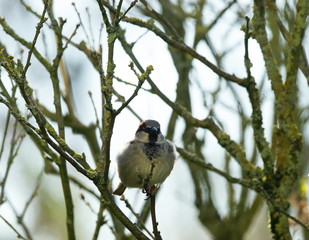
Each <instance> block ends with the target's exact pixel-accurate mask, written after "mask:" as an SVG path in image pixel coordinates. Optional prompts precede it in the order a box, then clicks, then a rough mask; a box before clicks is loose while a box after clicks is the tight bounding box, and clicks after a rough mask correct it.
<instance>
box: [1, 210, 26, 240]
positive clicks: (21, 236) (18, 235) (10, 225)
mask: <svg viewBox="0 0 309 240" xmlns="http://www.w3.org/2000/svg"><path fill="white" fill-rule="evenodd" d="M0 218H1V219H2V220H3V221H4V222H5V223H6V224H7V225H8V226H9V227H10V228H11V229H12V230H13V231H14V232H15V233H16V235H17V238H20V239H23V240H27V238H25V237H24V236H23V235H21V234H20V233H19V232H18V231H17V230H16V228H14V226H13V225H12V224H11V223H10V222H9V221H7V220H6V219H5V218H4V217H2V215H0Z"/></svg>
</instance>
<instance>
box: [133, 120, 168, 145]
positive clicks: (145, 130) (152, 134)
mask: <svg viewBox="0 0 309 240" xmlns="http://www.w3.org/2000/svg"><path fill="white" fill-rule="evenodd" d="M135 140H137V141H140V142H144V143H159V142H162V141H163V140H164V137H163V135H162V133H161V131H160V124H159V123H158V122H157V121H155V120H145V121H142V122H141V123H140V125H139V127H138V129H137V131H136V133H135Z"/></svg>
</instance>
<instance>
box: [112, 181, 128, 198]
mask: <svg viewBox="0 0 309 240" xmlns="http://www.w3.org/2000/svg"><path fill="white" fill-rule="evenodd" d="M126 188H127V187H126V186H125V185H123V184H122V183H119V185H118V187H117V188H116V190H115V191H114V192H113V194H114V195H118V196H121V195H122V194H123V192H124V191H125V190H126Z"/></svg>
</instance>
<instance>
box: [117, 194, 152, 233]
mask: <svg viewBox="0 0 309 240" xmlns="http://www.w3.org/2000/svg"><path fill="white" fill-rule="evenodd" d="M120 200H121V201H124V203H125V204H126V207H127V208H128V209H129V210H130V211H131V213H132V214H133V215H134V216H135V217H136V219H137V224H138V225H139V226H140V227H141V228H142V229H144V230H145V231H146V232H147V233H148V234H149V236H150V237H151V238H154V236H153V234H152V233H151V232H150V231H149V230H148V229H147V228H146V226H145V224H144V222H143V221H142V220H141V218H140V215H139V214H138V213H136V212H135V211H134V209H133V207H132V206H131V204H130V202H129V201H128V199H126V198H125V197H124V195H122V196H121V198H120Z"/></svg>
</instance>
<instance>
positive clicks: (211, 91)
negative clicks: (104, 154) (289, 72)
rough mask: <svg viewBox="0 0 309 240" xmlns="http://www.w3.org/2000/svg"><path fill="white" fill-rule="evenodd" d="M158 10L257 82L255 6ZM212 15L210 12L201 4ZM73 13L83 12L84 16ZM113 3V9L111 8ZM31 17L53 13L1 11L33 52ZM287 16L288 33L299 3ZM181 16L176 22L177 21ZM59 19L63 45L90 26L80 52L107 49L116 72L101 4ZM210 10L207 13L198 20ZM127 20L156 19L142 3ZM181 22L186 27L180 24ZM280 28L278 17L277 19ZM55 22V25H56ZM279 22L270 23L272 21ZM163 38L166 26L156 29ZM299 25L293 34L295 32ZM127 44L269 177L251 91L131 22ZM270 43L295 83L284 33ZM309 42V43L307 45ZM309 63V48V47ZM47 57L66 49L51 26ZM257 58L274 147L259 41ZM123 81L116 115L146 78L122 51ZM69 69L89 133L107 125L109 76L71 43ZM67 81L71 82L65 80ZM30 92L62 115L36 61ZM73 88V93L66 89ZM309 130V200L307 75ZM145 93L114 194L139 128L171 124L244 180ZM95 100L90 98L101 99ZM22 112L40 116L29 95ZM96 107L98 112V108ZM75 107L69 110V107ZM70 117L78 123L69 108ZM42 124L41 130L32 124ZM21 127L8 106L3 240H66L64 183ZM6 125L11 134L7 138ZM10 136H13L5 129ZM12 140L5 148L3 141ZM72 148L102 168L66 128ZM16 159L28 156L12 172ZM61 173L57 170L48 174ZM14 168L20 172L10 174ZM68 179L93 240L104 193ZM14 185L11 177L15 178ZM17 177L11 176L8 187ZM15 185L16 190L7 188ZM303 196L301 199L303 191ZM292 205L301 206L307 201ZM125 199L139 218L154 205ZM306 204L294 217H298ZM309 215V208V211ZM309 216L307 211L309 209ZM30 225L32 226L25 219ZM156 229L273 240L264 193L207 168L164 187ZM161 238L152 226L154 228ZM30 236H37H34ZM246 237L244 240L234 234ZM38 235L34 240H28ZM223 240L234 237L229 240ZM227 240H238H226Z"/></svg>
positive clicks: (180, 141) (0, 136)
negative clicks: (31, 109) (100, 123)
mask: <svg viewBox="0 0 309 240" xmlns="http://www.w3.org/2000/svg"><path fill="white" fill-rule="evenodd" d="M148 2H149V4H150V5H151V7H152V8H154V9H155V10H156V11H158V12H163V13H164V14H166V17H167V18H168V16H170V17H172V16H173V17H174V18H172V19H169V20H170V21H171V22H172V24H174V26H175V28H176V30H177V31H178V32H179V34H180V35H181V37H183V39H184V41H185V42H186V43H187V44H188V45H189V46H191V47H193V48H194V49H196V51H197V52H198V53H200V54H201V55H203V56H205V57H206V58H207V59H208V60H210V61H211V62H213V63H214V64H215V65H217V66H218V67H220V68H222V69H224V71H225V72H227V73H230V74H235V75H236V76H238V77H241V78H242V77H245V76H246V69H245V66H244V31H243V29H244V25H245V23H246V21H245V16H248V17H249V18H252V15H253V13H252V1H246V0H242V1H224V0H220V1H215V0H213V1H205V2H204V1H166V2H164V1H152V2H150V1H148ZM202 2H203V8H201V9H200V8H199V7H200V6H201V5H202ZM73 3H74V5H73ZM111 4H112V1H111ZM130 4H131V1H124V3H123V6H122V9H123V10H125V9H127V8H128V7H129V6H130ZM26 6H31V9H32V10H33V11H35V12H37V13H40V14H41V12H42V10H43V4H42V2H38V1H33V0H27V1H25V2H23V1H18V0H0V16H1V18H2V17H3V18H5V21H6V22H7V24H8V25H9V26H10V27H11V28H12V29H14V31H15V33H16V34H18V35H19V36H20V37H22V38H24V39H26V40H27V41H29V42H30V41H32V39H33V37H34V34H35V31H36V25H37V23H38V22H39V19H38V18H37V17H36V16H35V14H33V13H31V11H29V9H28V10H27V9H26ZM277 7H278V12H279V14H280V17H281V19H282V21H283V22H284V24H285V26H286V27H287V28H289V26H290V25H291V24H292V23H291V22H292V21H293V14H294V13H295V2H294V1H278V2H277ZM169 9H170V11H171V12H170V13H169V12H168V10H169ZM53 10H54V14H55V17H56V19H57V18H58V17H61V18H63V19H65V20H66V22H65V24H64V27H63V35H64V36H66V37H70V36H71V34H72V33H73V32H74V29H75V27H76V25H77V24H81V26H80V27H79V28H78V30H77V31H76V34H75V35H74V37H73V38H72V41H73V42H74V43H77V44H79V43H80V42H82V41H84V42H85V43H86V44H87V47H88V48H89V49H91V50H93V51H98V50H99V46H100V45H101V46H102V53H103V64H104V66H103V67H104V69H106V64H107V36H106V29H105V26H103V25H102V16H101V12H100V11H99V8H98V5H97V3H96V1H69V0H66V1H60V0H54V1H53ZM199 11H200V12H199ZM127 16H132V17H137V18H140V19H143V20H148V19H150V18H151V16H150V15H149V12H147V11H145V9H144V8H143V5H142V4H141V3H137V4H136V6H135V7H133V8H132V9H131V10H130V11H129V13H128V14H127ZM177 17H179V19H178V18H177ZM268 17H269V18H271V16H270V15H268ZM48 22H49V21H47V23H48ZM270 22H271V20H270ZM156 24H157V25H158V26H159V27H160V29H162V30H163V31H164V30H165V29H164V26H161V25H160V24H159V23H156ZM289 24H290V25H289ZM120 26H121V28H122V29H124V30H125V37H126V40H127V42H129V43H131V44H132V45H133V46H134V47H133V50H134V54H135V56H136V57H137V58H138V60H139V62H140V63H141V64H142V66H143V67H144V68H146V67H147V66H148V65H152V66H153V67H154V71H153V72H152V73H151V79H152V80H153V81H154V83H155V84H156V86H157V87H158V88H159V89H160V90H161V91H162V92H163V93H164V94H165V95H166V96H167V97H168V98H169V99H170V100H172V101H176V100H177V101H178V102H180V103H182V104H183V105H184V106H186V107H187V109H188V110H189V111H191V112H192V115H193V116H194V117H196V118H199V119H203V118H205V117H207V116H212V117H213V118H214V119H215V120H216V121H217V122H218V123H219V125H220V126H221V127H222V128H223V129H224V131H225V132H226V133H228V134H229V135H230V136H231V139H233V140H234V141H236V142H237V143H240V144H241V145H242V146H243V147H244V149H245V150H246V156H247V158H248V159H250V160H251V161H252V162H254V163H255V164H256V165H258V166H261V167H262V166H263V163H262V161H261V159H260V156H259V155H258V154H257V152H256V148H255V144H254V141H253V131H252V128H251V127H250V114H251V105H250V102H249V100H248V96H247V93H246V91H245V89H244V88H242V87H239V86H238V85H236V84H232V83H231V82H228V81H226V80H224V79H222V78H221V77H219V76H218V75H217V74H215V73H214V72H213V71H211V70H210V69H209V68H207V67H205V66H204V65H203V64H201V63H200V62H199V61H197V60H196V59H195V60H193V59H192V58H191V57H188V56H187V55H185V54H181V53H175V50H174V49H172V48H170V47H168V46H167V44H166V43H165V42H164V41H162V40H161V39H160V38H159V37H158V36H156V35H155V34H154V33H152V32H151V31H147V30H145V29H144V28H140V27H137V26H134V25H132V24H129V23H126V22H123V23H121V24H120ZM268 31H269V37H270V39H271V41H272V42H271V43H272V44H274V46H276V45H277V47H276V49H278V52H275V54H276V57H277V61H278V63H279V64H280V66H281V67H282V68H281V69H280V70H281V73H282V75H283V76H285V68H284V52H285V51H286V49H285V47H286V46H285V43H284V40H283V39H282V36H281V35H280V33H279V30H278V29H277V28H276V26H272V25H271V24H270V25H269V26H268ZM0 42H1V44H3V45H4V46H5V47H6V49H7V52H8V53H9V54H10V55H12V56H14V57H15V58H20V59H21V60H22V62H25V60H26V58H27V52H28V49H26V48H25V47H24V46H22V45H21V44H20V43H18V42H17V41H15V40H13V39H12V37H10V36H8V34H6V33H5V32H4V31H3V28H1V29H0ZM304 42H305V43H306V42H308V32H306V36H305V38H304ZM304 46H305V53H306V54H307V55H308V53H309V52H308V51H309V46H308V44H304ZM36 47H37V49H39V51H40V52H41V54H42V55H43V56H44V57H45V58H46V59H48V60H50V61H52V59H53V58H54V56H55V54H56V39H55V35H54V33H53V31H52V30H51V29H50V28H49V27H48V26H47V24H45V25H44V27H43V29H42V33H41V35H40V36H39V39H38V42H37V44H36ZM249 54H250V59H251V62H252V64H253V65H252V69H251V71H252V75H253V76H254V78H255V80H256V82H257V86H258V88H259V89H260V92H261V106H262V114H263V126H264V128H265V135H266V138H267V140H268V141H269V142H271V137H272V125H273V122H274V118H273V116H274V113H273V109H274V107H273V106H274V95H273V92H272V90H271V87H270V83H269V81H268V79H267V76H266V73H265V68H264V62H263V57H262V54H261V52H260V49H259V46H258V44H257V43H256V41H255V40H252V39H250V40H249ZM114 59H115V64H116V69H115V76H116V77H117V79H115V80H114V85H113V88H114V90H115V91H116V92H117V93H118V95H116V94H115V97H114V102H113V104H114V107H115V108H117V107H119V106H120V105H121V101H120V99H121V98H120V97H119V96H123V97H124V98H125V99H127V98H128V97H129V96H131V94H132V93H133V91H134V89H135V85H136V84H137V81H138V80H137V78H136V76H135V75H134V73H133V72H132V70H131V69H130V67H129V66H128V65H129V64H130V61H131V60H130V58H129V57H128V55H127V54H126V53H125V51H124V50H123V48H122V47H121V44H120V42H119V41H116V44H115V56H114ZM63 60H64V65H65V66H66V68H67V74H68V75H69V77H70V80H71V91H72V99H73V101H72V102H73V105H74V110H75V114H76V117H77V118H78V119H79V120H80V122H82V123H83V124H84V125H86V126H87V125H89V124H95V122H96V113H95V109H96V111H97V113H98V115H99V119H100V116H101V114H102V112H101V109H102V101H101V83H100V77H99V74H98V72H97V71H96V70H95V69H94V67H93V65H92V64H91V62H90V61H89V59H88V58H87V56H86V55H85V54H84V53H83V52H81V51H80V50H78V49H77V48H76V47H75V46H73V45H72V44H69V45H68V48H67V49H66V50H65V53H64V57H63ZM0 74H1V82H2V83H3V84H4V85H5V86H6V88H8V89H11V87H12V82H11V80H10V78H9V77H8V76H7V73H6V72H5V71H3V69H1V72H0ZM59 74H60V75H61V76H63V75H62V73H60V71H59ZM27 80H28V82H29V85H30V86H31V87H32V88H33V89H34V93H33V94H34V96H35V98H37V99H38V101H39V103H40V105H42V106H44V107H45V108H46V109H48V110H49V111H54V105H53V92H52V90H51V89H52V83H51V81H50V79H49V74H48V73H47V72H46V69H45V68H44V67H43V66H42V64H41V63H40V62H39V61H38V60H37V59H36V58H35V57H32V61H31V66H30V68H29V71H28V72H27ZM61 87H62V89H65V86H64V83H63V82H61ZM298 88H299V96H298V100H299V104H298V105H299V109H300V118H299V119H300V121H301V122H300V125H301V129H302V132H303V134H304V151H303V160H304V163H303V171H302V184H301V187H302V189H303V194H304V197H305V199H306V198H307V197H308V191H307V189H306V187H307V186H308V164H307V159H308V141H309V136H308V116H309V111H308V110H309V108H308V107H309V89H308V83H307V82H306V77H305V76H304V75H303V74H302V73H301V72H300V73H299V75H298ZM150 89H151V87H150V85H149V84H148V83H147V82H146V83H145V84H144V85H143V88H142V89H141V90H140V91H139V93H138V96H137V97H136V98H135V99H134V100H133V101H132V102H131V103H130V105H129V107H130V109H125V110H124V111H123V112H122V113H121V114H120V115H119V116H118V117H117V119H116V123H115V127H114V131H113V136H112V144H111V156H112V159H111V160H112V165H111V169H110V177H111V179H112V187H113V189H114V188H115V186H116V185H117V184H118V182H119V179H118V176H117V174H116V167H115V166H116V165H115V159H116V156H117V153H118V152H119V151H120V150H121V149H122V148H123V146H124V145H125V144H126V143H127V142H129V141H130V140H132V138H133V137H134V134H135V131H136V129H137V127H138V125H139V122H140V119H156V120H157V121H159V122H160V124H161V128H162V132H163V133H164V134H165V136H167V138H169V139H170V140H172V141H173V142H174V143H175V145H176V146H178V147H184V148H187V149H193V150H194V151H195V152H198V153H199V154H200V155H201V156H203V158H204V159H205V161H206V162H209V163H212V164H213V165H214V166H215V167H217V168H219V169H222V170H224V171H226V172H228V173H229V174H230V175H232V176H234V177H240V176H241V175H242V170H241V168H240V166H239V165H238V164H237V163H236V161H235V160H234V159H233V158H231V157H230V156H229V155H228V154H227V153H226V152H225V150H224V149H223V148H222V147H220V145H219V144H218V142H217V139H216V138H215V137H214V136H213V135H212V134H211V133H210V132H209V131H207V130H205V129H194V128H193V127H190V126H187V125H186V124H185V122H184V121H183V119H181V118H178V117H177V116H176V115H175V113H173V111H172V109H171V108H170V107H169V106H168V105H166V104H165V103H164V102H163V101H162V100H161V99H160V98H159V97H158V96H157V95H156V94H153V93H152V92H151V91H150ZM90 95H91V97H90ZM16 97H17V101H18V106H19V107H20V109H21V112H22V114H23V115H24V116H27V114H29V113H28V112H27V110H26V107H25V103H24V102H23V100H22V98H21V96H20V94H19V93H18V91H17V94H16ZM92 99H93V103H92ZM64 106H65V105H64ZM64 112H68V109H67V108H64ZM30 121H31V122H32V123H33V124H34V123H35V121H34V120H33V119H30ZM15 125H16V122H15V121H14V119H13V118H12V117H11V118H9V119H8V110H7V108H6V107H5V106H4V105H3V104H0V141H1V146H2V152H1V155H0V156H1V159H0V179H1V182H2V185H1V205H0V215H1V219H0V229H1V231H0V239H8V240H9V239H17V235H16V233H15V232H14V230H13V229H12V227H10V226H9V223H10V224H11V225H12V226H14V228H15V229H16V230H17V231H18V232H19V233H21V235H23V236H28V237H27V239H28V238H29V236H31V238H32V239H43V238H44V239H46V240H54V239H66V237H67V235H66V228H65V205H64V203H63V202H64V199H63V192H62V186H61V181H60V178H59V176H58V175H57V174H54V173H53V172H52V171H48V168H49V167H48V164H46V161H44V159H43V158H42V154H41V152H40V151H39V150H38V149H37V147H36V146H35V144H34V143H33V142H32V141H31V139H30V138H29V137H28V136H26V135H25V133H24V131H23V129H22V128H21V127H20V126H18V125H17V127H14V126H15ZM6 126H9V127H8V128H7V127H6ZM6 128H7V129H8V130H7V131H5V129H6ZM4 140H5V141H4ZM66 142H67V143H68V145H69V146H70V147H71V148H72V149H74V150H75V151H76V152H78V153H85V155H86V156H87V160H88V163H89V164H90V165H91V166H92V167H95V162H94V160H93V159H92V154H91V150H90V147H89V145H88V144H87V143H86V141H85V139H84V138H83V136H81V135H80V134H76V133H75V132H74V131H72V128H69V127H68V128H66ZM12 151H13V152H14V151H15V152H16V153H17V155H16V156H14V159H12V161H13V162H12V164H8V163H9V161H10V156H11V153H12ZM49 164H51V163H49ZM8 166H9V168H10V169H9V171H8V170H7V169H8ZM68 171H69V174H70V175H71V176H72V177H74V178H75V179H77V182H79V183H82V184H83V186H86V187H87V190H86V189H84V188H81V187H80V186H79V185H78V184H75V183H73V182H72V183H71V187H72V194H73V200H74V211H75V221H76V222H75V226H76V237H77V239H92V237H93V232H94V229H95V225H96V220H97V212H98V209H99V201H98V198H97V197H98V196H99V192H98V191H97V189H96V187H95V186H94V185H93V184H91V182H89V180H88V179H87V178H85V177H84V176H82V175H81V174H79V173H78V172H76V170H75V169H74V168H73V167H71V166H70V165H68ZM6 174H7V176H6ZM5 176H6V177H5ZM3 179H6V180H5V186H4V185H3ZM296 192H297V191H296ZM296 195H297V193H295V196H294V197H295V198H293V195H291V202H292V204H293V200H295V199H297V197H296ZM125 198H126V199H128V201H129V202H130V203H131V205H132V207H133V209H134V210H135V211H136V212H141V211H142V208H143V207H144V204H145V196H144V195H143V194H142V193H141V191H140V190H136V189H130V190H128V191H126V194H125ZM116 201H117V204H118V206H119V207H121V209H122V210H123V211H124V212H125V213H126V214H127V215H128V216H129V218H130V219H131V220H132V221H136V220H134V219H135V217H134V216H133V214H132V213H131V211H130V210H129V209H128V208H127V207H126V205H125V203H124V201H121V200H120V199H118V198H117V199H116ZM294 203H295V208H294V209H295V212H293V213H294V214H295V215H297V214H298V212H297V209H298V208H297V207H298V205H299V204H300V203H299V202H298V201H296V200H295V201H294ZM305 207H306V208H308V206H305ZM306 211H307V212H306V213H307V214H308V210H306ZM21 216H22V218H21ZM104 216H105V220H106V223H105V224H104V225H103V227H102V229H101V231H100V235H99V238H98V239H116V238H115V236H114V234H113V226H112V223H111V219H110V216H109V214H108V213H106V214H104ZM157 220H158V222H159V229H160V232H161V234H162V237H163V239H177V240H185V239H209V240H210V239H224V238H223V236H220V232H224V231H225V233H224V234H227V236H230V238H229V239H263V240H267V239H270V231H269V229H268V217H267V208H266V206H265V204H264V202H263V200H262V199H260V198H259V197H258V196H257V195H256V194H255V193H254V192H253V191H251V190H247V189H244V188H243V187H241V186H240V185H237V184H231V183H228V182H227V181H226V180H225V179H224V178H223V177H221V176H219V175H217V174H216V173H212V172H209V171H206V170H205V169H204V170H199V169H196V166H194V165H192V164H190V163H189V162H187V161H186V160H184V159H182V158H181V157H180V156H178V158H177V162H176V164H175V168H174V170H173V172H172V173H171V175H170V177H169V178H168V179H167V180H166V181H165V182H164V184H163V185H162V186H161V188H160V192H159V195H158V199H157ZM146 226H147V228H148V229H151V222H150V221H149V220H148V221H147V222H146ZM27 232H28V233H27ZM234 233H235V236H233V234H234ZM291 233H292V235H293V239H305V235H304V234H303V232H302V229H301V228H300V227H299V226H297V225H295V226H294V225H293V223H291ZM28 234H29V235H28ZM222 234H223V233H222ZM225 239H227V238H225Z"/></svg>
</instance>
